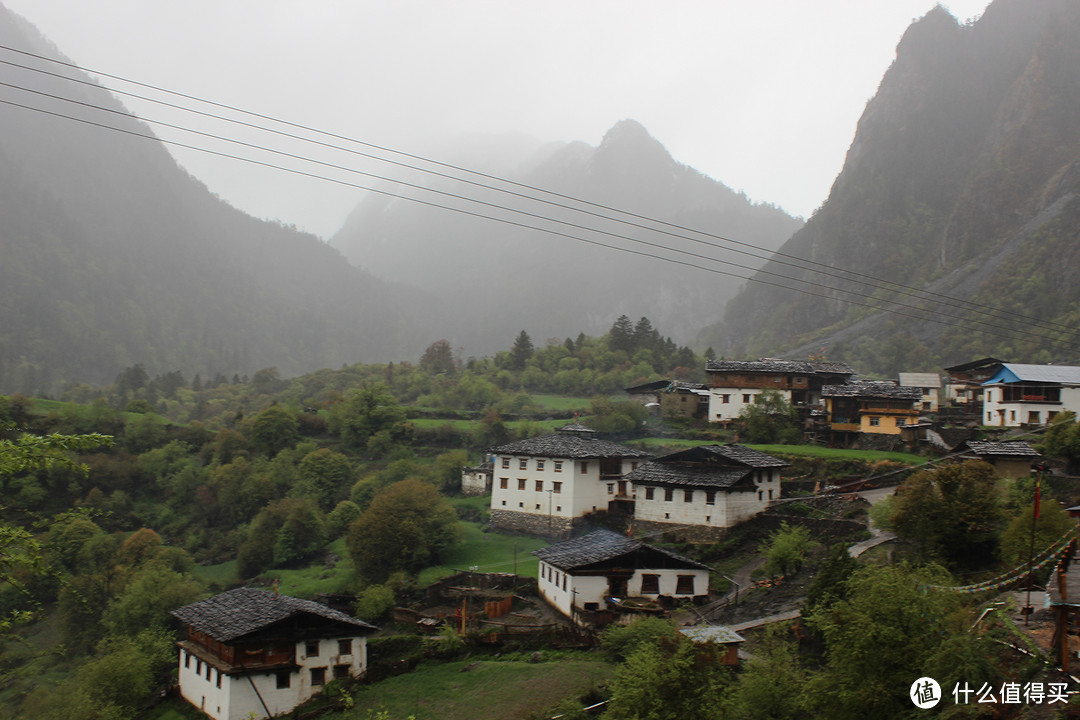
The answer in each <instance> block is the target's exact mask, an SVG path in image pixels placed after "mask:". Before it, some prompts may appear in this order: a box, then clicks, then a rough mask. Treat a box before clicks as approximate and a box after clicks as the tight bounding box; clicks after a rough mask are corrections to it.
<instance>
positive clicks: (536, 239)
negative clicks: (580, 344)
mask: <svg viewBox="0 0 1080 720" xmlns="http://www.w3.org/2000/svg"><path fill="white" fill-rule="evenodd" d="M492 146H494V147H496V148H498V152H497V153H493V152H491V148H492ZM450 157H451V158H452V159H451V161H450V162H452V163H453V164H455V165H460V166H465V167H468V168H472V169H476V170H479V171H481V172H484V173H486V174H488V175H491V176H497V177H501V178H507V179H508V180H511V181H513V183H517V184H508V183H503V182H500V181H498V180H494V179H492V178H482V177H477V176H467V177H466V179H468V180H473V181H475V182H479V183H483V184H484V185H488V186H498V187H499V188H502V189H506V190H508V191H509V192H510V193H513V194H507V193H502V192H498V191H496V190H492V189H488V188H484V187H477V186H476V185H475V184H468V183H466V182H462V181H460V180H454V179H450V178H430V177H428V178H427V179H424V178H423V177H420V176H418V178H419V179H410V181H411V182H416V183H423V184H424V186H425V187H429V188H432V189H434V190H437V191H439V192H441V193H444V194H441V195H430V194H429V195H421V194H420V193H419V192H418V191H415V190H400V189H394V188H393V187H392V186H390V185H387V186H385V188H386V189H387V190H388V191H390V192H400V193H403V194H409V195H411V196H415V197H423V198H426V199H430V201H431V202H434V203H439V204H442V205H447V206H450V207H453V208H455V209H456V210H460V211H464V212H454V211H449V210H446V209H440V208H434V207H426V206H423V205H418V204H416V203H412V202H409V201H406V200H401V199H398V198H393V197H387V196H378V195H369V196H367V197H366V198H365V199H363V200H362V201H361V202H360V204H359V205H358V206H357V207H356V208H355V210H354V211H353V212H352V213H351V214H350V216H349V217H348V219H347V221H346V222H345V224H344V226H343V227H342V228H341V230H340V231H339V232H338V233H337V234H336V235H335V236H334V237H333V238H332V239H331V241H330V242H331V244H332V245H333V246H334V247H337V248H340V249H341V251H342V252H343V253H344V254H345V255H346V256H347V257H348V258H349V259H350V260H351V261H352V262H353V263H355V264H356V265H357V266H359V267H361V268H363V269H365V270H367V271H368V272H371V273H372V274H374V275H377V276H379V277H383V278H385V279H388V280H392V281H395V282H399V283H402V284H408V285H410V286H412V287H415V288H418V289H419V288H422V289H424V290H426V291H428V292H430V293H432V294H434V295H435V296H437V297H438V298H439V306H440V307H441V308H442V309H443V310H444V311H446V312H447V313H448V316H449V318H450V319H448V320H447V323H448V324H447V330H446V335H447V337H449V338H450V339H451V340H452V342H453V343H454V345H455V346H464V347H465V348H467V350H468V351H469V352H476V353H490V352H494V351H495V350H496V349H498V348H500V347H505V345H506V343H507V342H508V339H511V338H513V337H514V336H515V335H516V334H517V333H518V331H519V330H521V329H522V328H524V329H526V330H527V331H528V332H529V333H530V334H531V335H532V336H533V337H534V338H538V339H539V338H547V337H566V336H570V335H576V334H577V333H578V332H582V331H583V332H586V333H590V334H599V333H602V332H605V331H606V330H607V329H608V328H610V327H611V323H612V322H613V321H614V320H615V318H617V317H618V316H620V315H623V314H625V315H628V316H630V317H632V318H637V317H641V316H648V317H649V318H650V320H652V321H653V323H654V324H655V325H656V326H658V327H663V328H665V329H666V330H667V331H668V332H671V333H672V335H673V337H675V338H676V339H680V338H682V339H685V338H691V337H693V336H694V334H695V333H696V332H697V331H698V329H699V328H701V327H702V326H703V325H705V324H707V323H710V322H714V321H715V320H716V319H717V318H718V317H719V315H720V313H721V311H722V308H723V306H724V303H725V302H726V301H727V300H728V299H729V298H730V297H732V296H733V295H734V294H735V292H736V290H737V289H738V286H739V283H740V282H741V280H740V279H738V278H735V277H732V276H731V275H729V274H717V273H716V272H710V271H708V270H703V269H699V268H697V267H693V266H694V265H701V266H704V267H707V268H710V269H717V270H721V271H723V272H725V273H731V272H738V273H741V274H742V275H743V276H746V275H748V274H749V272H748V271H742V270H737V269H734V270H733V269H732V268H730V267H728V266H725V265H721V264H719V263H716V262H712V261H709V260H707V259H701V258H699V257H695V256H694V255H690V254H685V253H696V254H698V255H703V256H707V257H721V258H723V259H731V260H734V261H736V262H740V263H743V264H748V265H751V266H752V267H754V268H756V267H759V266H760V265H761V264H762V262H764V259H763V258H762V259H759V258H756V257H747V256H745V255H738V254H736V253H733V252H731V251H730V250H729V249H725V248H717V247H713V246H712V245H710V244H718V245H721V246H725V245H727V244H726V243H724V242H723V241H721V240H718V239H716V238H710V237H707V236H703V235H699V234H696V233H692V232H689V231H687V230H682V229H672V228H671V227H666V226H660V225H659V224H657V223H655V222H653V221H651V220H646V219H643V218H654V219H658V220H662V221H664V222H666V223H671V224H672V225H675V226H681V227H683V228H693V229H695V230H702V231H705V232H706V233H711V234H713V235H716V236H721V237H724V238H732V239H736V240H739V241H741V242H745V243H751V244H753V245H757V246H759V247H763V248H766V249H767V251H766V252H765V254H764V256H765V257H767V255H768V251H772V250H774V249H776V248H778V247H779V246H780V244H781V243H782V242H783V241H785V240H786V239H787V238H789V237H790V236H791V234H792V233H793V232H794V231H795V230H797V229H798V228H799V227H800V226H801V224H802V223H801V221H800V220H797V219H795V218H792V217H791V216H789V215H787V214H786V213H784V212H783V211H782V210H780V209H778V208H776V207H773V206H771V205H766V204H754V203H752V202H750V201H749V200H748V199H747V198H746V197H745V195H743V194H741V193H736V192H734V191H733V190H731V189H730V188H728V187H726V186H725V185H723V184H721V183H719V182H717V181H715V180H713V179H711V178H708V177H706V176H704V175H702V174H701V173H699V172H697V171H696V170H694V169H693V168H690V167H687V166H686V165H683V164H680V163H678V162H676V161H675V160H674V159H672V157H671V155H670V154H669V153H668V151H667V150H666V149H665V148H664V146H663V145H662V144H661V143H660V142H658V141H657V140H656V139H655V138H653V137H652V136H650V135H649V133H648V132H647V131H646V130H645V128H643V127H642V126H641V125H640V124H639V123H637V122H635V121H633V120H624V121H622V122H619V123H618V124H616V125H615V126H614V127H613V128H612V129H611V130H610V131H609V132H608V133H607V134H606V135H605V136H604V138H603V141H602V142H601V143H600V145H599V146H598V147H591V146H589V145H587V144H585V143H581V142H574V143H566V144H563V143H552V144H541V143H539V142H537V141H535V140H529V139H527V138H519V137H506V138H496V139H491V138H488V139H486V140H484V141H482V142H481V141H478V140H475V139H474V141H472V142H471V143H467V144H465V145H462V144H460V143H459V144H458V145H457V147H456V148H455V150H454V154H453V155H451V156H450ZM440 171H442V172H447V174H450V173H449V172H448V171H446V170H445V168H440ZM457 175H458V176H460V173H457ZM533 188H543V189H545V190H549V191H552V193H557V194H543V193H540V192H537V191H536V190H535V189H533ZM455 196H461V197H468V198H474V199H477V200H480V201H481V202H482V203H487V204H478V203H475V202H468V201H465V200H463V199H461V197H455ZM522 196H529V197H528V198H526V197H522ZM537 196H540V197H542V198H543V199H544V200H546V201H547V202H537V201H535V200H532V199H530V198H533V197H537ZM571 198H573V199H571ZM577 199H581V200H584V201H587V203H592V204H591V205H589V204H586V203H582V202H578V201H577ZM505 208H510V209H511V210H519V211H521V212H523V213H528V214H527V215H522V214H515V213H513V212H511V211H510V210H507V209H505ZM612 208H618V209H621V210H626V211H629V212H630V213H633V214H634V215H636V216H638V217H626V216H620V217H623V218H624V219H626V220H628V221H629V222H631V223H635V224H637V225H643V226H646V227H644V228H642V227H634V226H632V225H626V224H622V223H620V222H616V221H613V220H610V219H605V218H603V217H596V216H595V215H587V214H582V213H580V212H578V211H577V210H578V209H584V210H586V211H588V212H591V213H595V214H599V215H603V216H607V217H609V218H610V217H616V216H618V213H617V212H615V211H614V210H613V209H612ZM466 213H475V214H479V215H484V216H487V217H485V218H480V217H475V216H473V215H470V214H466ZM491 218H495V219H491ZM499 220H506V221H507V222H499ZM537 228H545V229H549V230H551V231H553V232H554V233H556V234H550V233H547V232H544V231H543V230H541V229H537ZM657 229H661V230H670V231H671V232H674V233H676V234H677V235H683V236H687V237H689V238H691V239H685V238H679V237H671V236H667V235H664V234H662V233H659V232H657V231H656V230H657ZM598 231H599V232H598ZM605 233H606V234H605ZM634 240H641V241H645V242H647V243H654V244H663V245H665V246H674V247H676V248H678V249H682V250H684V251H685V253H684V254H678V253H673V252H672V251H670V250H665V249H660V248H657V247H654V246H650V245H646V244H641V243H635V242H634ZM697 241H704V242H705V243H710V244H703V242H697ZM600 244H603V245H611V246H615V247H617V248H620V249H611V248H608V247H602V246H601V245H600ZM627 250H629V251H630V252H627ZM634 253H637V254H634ZM648 255H659V256H663V257H665V258H669V259H673V260H675V261H677V262H678V263H682V264H676V263H673V262H670V261H669V260H663V259H657V258H656V257H649V256H648Z"/></svg>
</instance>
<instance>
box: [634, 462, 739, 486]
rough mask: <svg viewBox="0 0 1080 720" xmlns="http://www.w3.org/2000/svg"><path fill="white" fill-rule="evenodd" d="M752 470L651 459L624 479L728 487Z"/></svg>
mask: <svg viewBox="0 0 1080 720" xmlns="http://www.w3.org/2000/svg"><path fill="white" fill-rule="evenodd" d="M752 472H753V470H751V469H750V468H716V467H709V466H707V465H702V466H698V465H694V466H688V465H675V464H671V463H661V462H656V461H652V462H647V463H645V464H644V465H642V466H641V467H639V468H638V469H637V470H632V471H631V472H629V473H627V475H626V479H627V480H629V481H630V482H632V483H634V484H635V485H679V486H683V487H698V488H729V487H731V486H733V485H735V483H737V482H739V481H740V480H742V479H743V478H744V477H746V476H748V475H750V474H751V473H752Z"/></svg>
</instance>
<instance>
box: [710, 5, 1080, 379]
mask: <svg viewBox="0 0 1080 720" xmlns="http://www.w3.org/2000/svg"><path fill="white" fill-rule="evenodd" d="M1078 31H1080V7H1078V6H1077V5H1076V3H1074V2H1068V1H1065V0H1034V1H1029V0H997V1H996V2H994V3H992V4H991V5H990V6H989V7H988V8H987V10H986V12H985V14H984V15H983V16H982V18H981V19H979V20H978V21H976V22H975V23H974V24H972V25H965V26H961V25H959V24H958V23H957V22H956V20H955V19H954V18H952V17H951V16H950V15H949V14H948V13H947V12H946V11H945V10H944V9H943V8H942V7H941V6H938V7H937V8H935V9H933V10H932V11H930V12H929V13H928V14H927V15H926V16H925V17H923V18H921V19H920V20H918V21H917V22H915V23H914V24H913V25H912V26H911V27H910V28H909V30H908V31H907V33H906V34H905V35H904V37H903V39H902V40H901V42H900V44H899V46H898V48H897V57H896V60H895V62H894V63H893V65H892V66H891V67H890V69H889V70H888V72H887V73H886V75H885V77H884V78H883V79H882V82H881V86H880V88H879V90H878V93H877V95H876V96H875V97H874V98H873V99H872V100H871V101H870V102H869V103H868V104H867V106H866V110H865V112H864V114H863V116H862V118H861V120H860V121H859V124H858V129H857V131H856V135H855V139H854V142H853V143H852V145H851V148H850V149H849V151H848V155H847V159H846V162H845V165H844V169H843V171H842V172H841V174H840V176H839V177H838V178H837V180H836V182H835V184H834V185H833V188H832V191H831V193H830V196H829V198H828V200H827V201H826V202H825V204H824V205H823V206H822V207H821V208H820V209H819V210H818V212H817V213H816V214H815V215H814V216H813V217H812V218H811V219H810V220H809V221H808V222H807V224H806V226H805V227H804V228H803V229H802V230H800V231H799V232H798V233H797V234H796V235H795V236H794V237H792V239H791V241H790V242H788V243H787V244H786V245H785V246H784V247H783V248H782V250H781V252H782V253H783V254H784V255H783V256H781V257H779V258H776V259H775V260H774V262H772V263H770V264H769V265H768V266H767V267H766V268H765V270H767V271H768V272H769V273H778V274H780V275H785V276H789V277H793V278H797V279H798V280H799V281H800V282H794V281H791V280H784V279H781V278H779V277H778V276H777V275H775V274H762V275H760V276H759V279H761V280H764V281H767V282H770V283H775V282H779V283H781V284H784V285H787V286H793V287H799V288H802V289H804V290H806V291H808V292H809V293H811V294H810V295H807V294H803V293H799V292H793V291H787V290H782V289H780V288H778V287H776V286H775V285H765V284H757V283H751V284H750V285H748V286H747V288H746V290H745V291H744V292H743V293H741V294H740V295H739V297H737V298H736V299H734V300H733V301H732V302H731V303H730V304H729V305H728V308H727V311H726V314H725V320H724V323H723V325H722V326H720V327H714V328H712V329H711V330H709V331H707V332H706V333H705V335H704V336H703V338H704V340H705V341H707V342H713V343H715V345H716V347H717V348H718V349H720V348H723V351H724V352H726V353H728V354H730V355H746V356H757V355H761V354H777V353H778V352H780V351H781V350H786V351H788V352H790V353H793V354H796V355H799V354H805V353H806V352H808V351H810V350H811V349H812V350H813V351H815V352H820V348H822V347H825V348H826V351H827V353H828V355H829V356H830V357H832V358H836V359H842V360H845V361H848V362H851V363H853V364H856V365H858V366H860V367H863V368H865V369H867V370H868V371H877V372H881V373H885V374H890V375H891V374H894V373H895V372H896V371H897V370H899V369H907V370H917V369H926V370H929V369H936V368H938V367H941V366H942V365H948V364H951V363H956V362H961V361H964V360H968V359H971V358H973V357H981V356H987V355H993V356H997V357H1005V358H1010V359H1012V360H1016V361H1029V362H1049V361H1063V360H1071V359H1074V358H1075V356H1076V353H1077V351H1078V348H1080V344H1078V342H1080V337H1078V336H1077V331H1076V328H1077V327H1080V311H1078V310H1077V309H1076V308H1077V305H1076V301H1077V300H1078V299H1080V294H1078V293H1080V290H1078V285H1077V283H1076V281H1075V280H1076V277H1077V276H1078V274H1080V236H1078V232H1080V197H1078V192H1080V126H1078V125H1077V123H1076V118H1077V117H1078V115H1080V50H1078V48H1077V45H1076V43H1075V41H1074V39H1075V37H1076V34H1077V32H1078ZM804 261H812V262H814V263H817V264H815V265H813V266H812V267H810V268H809V269H805V266H806V263H805V262H804ZM791 263H795V264H796V265H799V266H802V267H803V269H798V268H795V267H793V266H792V265H791ZM844 271H851V273H845V272H844ZM852 273H860V274H862V275H861V276H855V275H854V274H852ZM866 276H871V277H870V278H868V277H866ZM874 278H876V279H878V280H875V279H874ZM879 280H887V281H891V282H893V283H900V284H903V285H904V286H908V287H909V288H912V289H913V290H909V289H905V288H897V287H896V286H885V285H883V284H882V283H881V282H880V281H879ZM917 290H928V291H931V292H932V293H936V295H933V296H928V295H925V294H922V293H919V292H917ZM942 295H946V296H949V297H951V298H959V299H961V300H966V301H971V302H973V303H976V304H977V305H978V306H979V308H980V309H982V310H983V311H984V313H985V312H990V313H991V314H990V315H989V316H988V315H986V314H978V313H976V312H974V308H973V307H972V306H971V305H965V304H964V303H958V302H956V301H954V300H951V299H947V298H943V297H942ZM885 300H891V301H893V302H901V303H905V304H906V305H907V306H908V307H906V308H905V307H897V306H895V305H893V306H892V307H893V308H894V309H897V310H899V311H900V312H901V313H904V314H887V313H882V312H880V311H879V310H877V309H875V308H880V307H882V306H883V301H885ZM866 305H870V306H872V307H867V306H866ZM987 308H998V309H1000V310H995V311H990V310H987ZM923 310H925V311H926V312H923ZM1008 313H1017V314H1021V315H1023V316H1024V317H1020V318H1018V317H1016V315H1009V314H1008ZM927 318H934V319H938V320H943V321H944V322H945V323H948V324H942V323H938V322H930V321H928V320H927ZM1053 323H1056V325H1051V324H1053Z"/></svg>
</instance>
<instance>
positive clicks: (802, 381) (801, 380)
mask: <svg viewBox="0 0 1080 720" xmlns="http://www.w3.org/2000/svg"><path fill="white" fill-rule="evenodd" d="M795 384H796V385H805V384H806V378H804V377H797V378H795Z"/></svg>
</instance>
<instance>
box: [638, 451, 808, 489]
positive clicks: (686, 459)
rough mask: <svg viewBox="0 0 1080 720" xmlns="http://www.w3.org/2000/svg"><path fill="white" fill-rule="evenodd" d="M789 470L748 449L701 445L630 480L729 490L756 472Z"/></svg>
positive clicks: (655, 463)
mask: <svg viewBox="0 0 1080 720" xmlns="http://www.w3.org/2000/svg"><path fill="white" fill-rule="evenodd" d="M787 466H788V463H786V462H784V461H783V460H780V459H778V458H774V457H773V456H772V455H766V454H765V453H763V452H758V451H757V450H753V449H751V448H748V447H746V446H745V445H701V446H699V447H695V448H689V449H687V450H680V451H679V452H677V453H672V454H670V455H665V456H664V457H661V458H657V459H656V460H653V461H651V462H647V463H645V464H644V465H642V466H641V467H639V468H637V469H636V470H633V471H631V472H630V473H628V474H627V476H626V479H627V480H629V481H631V482H632V483H634V484H635V485H678V486H684V487H700V488H729V487H732V486H734V485H735V484H736V483H738V482H739V481H740V480H742V479H743V478H746V477H749V476H750V475H751V474H752V473H753V471H754V470H755V469H756V468H780V467H787Z"/></svg>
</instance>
